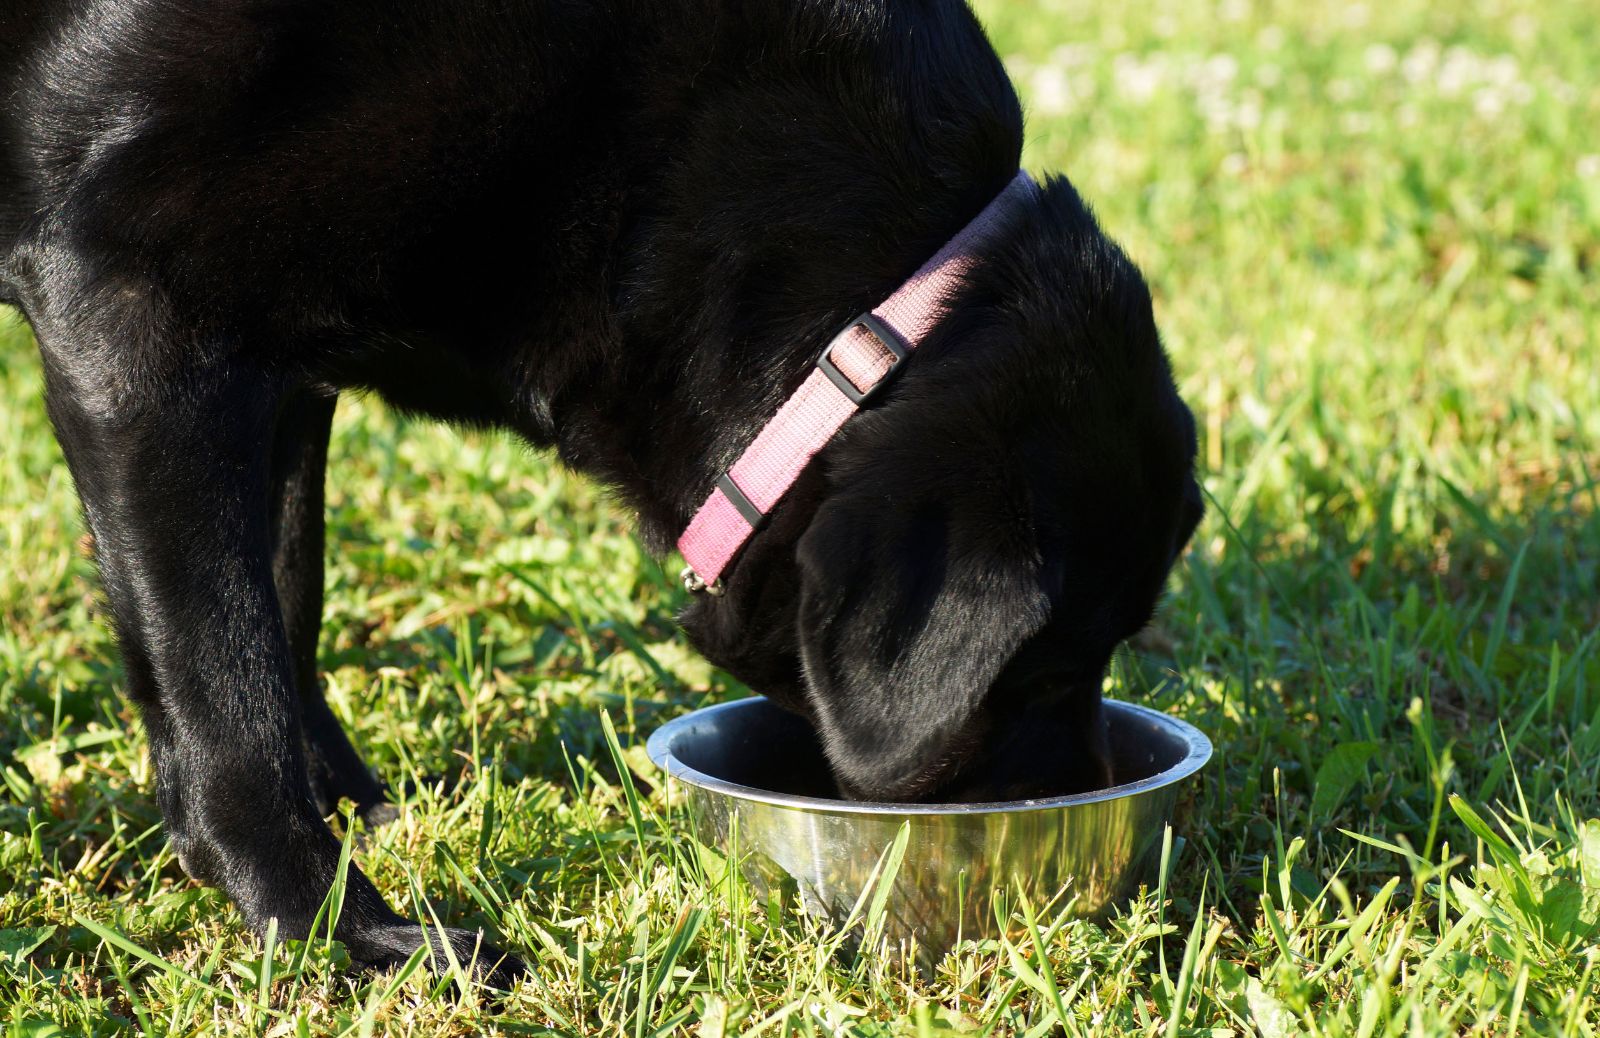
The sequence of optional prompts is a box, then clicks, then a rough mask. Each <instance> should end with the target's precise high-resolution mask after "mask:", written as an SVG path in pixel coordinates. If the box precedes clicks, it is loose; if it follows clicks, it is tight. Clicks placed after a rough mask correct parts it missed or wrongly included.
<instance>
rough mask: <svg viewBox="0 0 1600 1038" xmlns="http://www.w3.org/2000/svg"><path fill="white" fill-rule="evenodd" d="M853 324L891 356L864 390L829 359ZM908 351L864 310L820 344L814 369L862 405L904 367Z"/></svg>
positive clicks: (853, 402)
mask: <svg viewBox="0 0 1600 1038" xmlns="http://www.w3.org/2000/svg"><path fill="white" fill-rule="evenodd" d="M857 328H860V329H862V330H863V331H865V332H866V333H867V334H868V335H870V336H872V337H873V338H874V339H876V340H878V342H879V343H881V344H882V345H883V348H884V349H885V350H887V351H888V352H889V355H890V356H891V357H893V358H894V359H893V360H891V361H890V362H889V370H887V371H885V372H884V373H883V374H882V375H880V376H879V377H878V381H876V382H874V383H873V384H872V385H870V386H868V387H867V388H866V389H865V390H863V389H860V388H858V387H857V386H856V384H855V383H854V382H852V381H851V380H850V377H849V376H848V375H846V374H845V373H844V372H842V371H840V370H839V366H838V365H837V364H835V363H834V360H833V351H834V349H835V348H836V347H837V346H838V345H839V344H840V343H842V342H843V341H844V337H845V336H847V335H849V334H850V333H851V332H852V331H854V330H855V329H857ZM910 355H911V351H909V350H907V349H906V347H905V343H903V342H902V341H901V339H900V336H899V335H898V334H897V333H896V332H895V331H894V330H893V329H891V328H890V327H889V326H888V325H886V324H884V323H883V322H882V321H880V320H879V319H878V318H877V317H876V316H874V315H873V314H871V313H865V314H862V315H861V316H859V317H857V318H856V319H855V320H853V321H851V322H850V323H849V324H847V325H845V326H844V327H843V328H842V329H840V331H839V334H838V335H835V336H834V337H833V338H832V339H831V340H829V342H828V345H826V346H824V347H823V348H822V356H820V357H818V358H817V370H818V371H820V372H822V373H823V374H824V375H826V376H828V381H829V382H832V383H833V384H834V385H835V386H837V387H839V392H841V393H843V394H844V395H845V396H846V397H847V398H848V399H849V400H850V402H851V403H852V404H854V405H856V406H857V407H865V406H867V404H869V403H871V402H872V399H873V398H874V397H876V396H877V395H878V393H879V392H881V391H882V390H883V388H884V387H885V386H887V385H888V384H889V383H890V382H892V381H894V377H895V376H896V375H898V374H900V369H901V368H903V367H905V363H906V359H907V358H908V357H909V356H910Z"/></svg>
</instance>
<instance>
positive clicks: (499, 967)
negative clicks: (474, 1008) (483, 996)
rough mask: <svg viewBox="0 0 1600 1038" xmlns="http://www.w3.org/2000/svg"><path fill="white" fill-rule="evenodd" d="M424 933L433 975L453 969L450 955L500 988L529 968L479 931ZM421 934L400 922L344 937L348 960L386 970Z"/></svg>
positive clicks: (416, 945) (415, 945)
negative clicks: (348, 953) (426, 937)
mask: <svg viewBox="0 0 1600 1038" xmlns="http://www.w3.org/2000/svg"><path fill="white" fill-rule="evenodd" d="M427 936H428V944H429V949H428V957H427V960H426V962H425V965H426V966H427V967H428V969H429V970H430V971H431V972H432V973H433V974H434V975H435V976H441V977H442V976H448V975H450V974H452V973H453V972H454V969H453V967H452V966H451V959H452V958H453V959H454V960H455V965H457V966H459V967H460V968H461V969H462V970H463V971H464V972H465V973H466V974H467V976H469V977H471V978H472V979H473V980H474V981H476V982H477V983H479V984H482V985H484V986H485V987H490V988H495V989H497V990H501V991H509V990H510V989H511V988H513V987H515V986H516V984H517V982H518V981H519V980H521V979H522V978H523V977H525V976H527V973H528V968H527V966H525V965H523V962H522V960H521V959H519V958H517V957H516V956H515V955H512V954H511V953H509V952H506V951H503V950H501V949H500V948H497V947H496V946H495V945H493V944H491V943H489V941H488V939H487V938H486V937H484V935H483V933H482V932H480V931H477V930H461V929H457V928H455V927H446V928H445V929H444V930H442V931H441V930H438V929H435V928H429V930H428V932H427ZM422 937H423V931H422V928H421V927H419V926H414V925H411V924H399V925H393V926H382V927H377V928H374V929H372V930H368V931H365V932H363V933H360V934H354V935H350V936H347V937H343V940H344V945H345V948H346V949H347V950H348V951H349V952H350V958H351V961H353V962H355V963H356V964H358V965H360V966H363V967H365V968H367V969H373V970H385V969H392V968H395V967H398V966H402V965H404V964H405V963H406V962H407V961H408V960H409V959H410V958H411V956H412V955H413V954H415V952H416V950H417V949H418V948H419V947H421V946H422Z"/></svg>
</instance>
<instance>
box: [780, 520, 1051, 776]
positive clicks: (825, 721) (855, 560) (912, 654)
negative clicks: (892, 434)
mask: <svg viewBox="0 0 1600 1038" xmlns="http://www.w3.org/2000/svg"><path fill="white" fill-rule="evenodd" d="M888 505H889V502H887V501H882V500H878V499H877V498H876V496H874V495H867V494H857V495H847V496H842V497H834V498H832V499H830V500H828V501H827V502H826V503H825V504H824V505H823V506H822V508H821V510H820V511H819V512H818V513H817V516H816V518H815V519H814V520H813V521H812V523H811V526H810V528H809V529H808V530H807V532H806V534H805V536H804V537H803V538H802V539H801V541H800V544H799V545H798V561H799V566H800V574H801V598H800V611H799V616H798V618H797V622H798V623H799V627H800V629H799V644H800V651H801V662H802V664H803V667H804V671H805V678H806V686H807V696H808V698H809V700H810V704H811V707H812V712H813V714H814V716H815V717H816V719H817V723H818V728H819V730H820V732H821V735H822V740H823V745H824V747H825V748H826V750H827V753H828V757H829V760H830V761H831V762H832V764H833V768H834V773H835V775H836V777H837V778H838V779H839V782H840V785H841V786H842V787H843V790H844V792H845V793H846V795H848V796H852V797H856V798H859V799H865V800H891V801H892V800H909V799H915V798H917V797H919V796H925V795H927V794H929V793H931V792H933V790H935V789H936V788H937V787H938V785H939V783H940V782H941V781H942V779H943V778H944V777H946V776H947V775H948V774H949V773H950V772H951V771H953V770H954V769H955V768H956V767H957V766H959V764H960V763H961V761H962V760H963V759H965V757H966V756H967V755H969V754H970V753H971V752H972V751H973V750H974V749H975V748H976V747H977V746H978V745H979V743H980V742H981V740H982V738H983V733H984V727H985V722H984V710H983V706H984V699H985V696H986V694H987V693H988V692H989V689H990V686H991V685H992V684H993V683H994V682H995V679H996V678H997V677H998V676H999V674H1000V672H1001V670H1002V669H1004V667H1005V665H1006V663H1007V662H1008V661H1009V660H1010V659H1011V657H1012V655H1013V654H1014V653H1015V652H1016V650H1017V649H1018V647H1019V646H1021V645H1022V643H1023V642H1024V641H1025V640H1026V639H1027V638H1028V637H1029V636H1030V635H1032V634H1033V633H1035V632H1036V631H1038V630H1039V629H1040V627H1042V626H1043V624H1044V622H1045V620H1046V619H1047V618H1048V613H1049V608H1048V599H1047V598H1046V595H1045V593H1044V591H1043V589H1042V587H1041V586H1040V584H1039V580H1038V563H1037V559H1036V556H1035V554H1034V553H1033V552H1032V551H1031V550H1029V549H1027V548H1025V547H1023V546H1022V545H1020V544H1017V543H1015V541H1016V539H1015V537H1014V536H1007V531H1008V530H1009V526H1008V524H1005V523H1004V522H1001V523H994V522H989V521H986V519H992V518H994V517H976V516H967V517H965V518H958V517H956V516H954V515H953V514H951V512H950V506H949V503H948V502H942V503H932V504H928V505H925V506H922V507H917V508H907V507H905V506H904V505H903V504H901V505H899V506H898V507H887V506H888ZM1007 541H1011V542H1012V543H1009V544H1008V543H1006V542H1007Z"/></svg>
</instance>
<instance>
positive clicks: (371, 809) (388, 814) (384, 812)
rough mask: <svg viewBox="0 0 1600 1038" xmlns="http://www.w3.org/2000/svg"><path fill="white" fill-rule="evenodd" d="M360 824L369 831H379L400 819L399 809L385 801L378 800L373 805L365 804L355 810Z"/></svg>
mask: <svg viewBox="0 0 1600 1038" xmlns="http://www.w3.org/2000/svg"><path fill="white" fill-rule="evenodd" d="M356 814H357V815H359V816H360V818H361V822H362V824H363V825H365V826H366V827H367V828H368V829H369V830H371V829H379V828H382V827H383V826H386V825H388V824H389V823H390V822H392V821H394V820H395V819H396V818H399V817H400V808H399V806H398V805H396V804H391V803H390V802H389V801H387V800H380V801H378V802H377V803H375V804H367V805H365V806H364V807H359V808H357V809H356Z"/></svg>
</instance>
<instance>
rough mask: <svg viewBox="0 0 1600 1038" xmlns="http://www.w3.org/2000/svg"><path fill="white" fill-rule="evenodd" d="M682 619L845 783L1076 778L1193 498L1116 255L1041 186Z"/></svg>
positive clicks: (1124, 265)
mask: <svg viewBox="0 0 1600 1038" xmlns="http://www.w3.org/2000/svg"><path fill="white" fill-rule="evenodd" d="M1030 204H1031V205H1032V207H1033V211H1032V212H1031V213H1030V214H1029V215H1028V218H1027V219H1025V220H1022V221H1019V222H1018V224H1017V225H1016V226H1015V227H1013V228H1011V229H1010V231H1009V232H1008V233H1007V234H1005V235H1004V236H1003V237H1002V239H1001V240H999V241H998V242H997V243H995V244H994V245H993V246H992V247H991V250H990V251H989V254H988V255H987V256H986V257H985V258H984V260H983V261H982V262H981V263H979V264H978V265H977V267H976V269H975V270H973V271H972V272H971V273H970V274H969V275H968V276H967V279H966V282H965V284H964V286H963V288H962V290H961V291H960V293H959V294H958V295H957V297H956V298H955V299H954V300H953V301H952V305H951V309H950V312H949V314H948V315H947V317H946V318H945V319H944V320H943V321H942V322H941V323H940V325H939V327H938V328H937V329H936V330H935V331H934V333H933V334H932V335H931V336H930V337H929V338H928V339H927V340H926V341H925V342H924V344H923V345H922V346H921V347H920V348H919V349H918V351H917V353H916V354H915V355H914V356H913V358H912V360H911V361H910V363H909V364H908V365H907V367H906V369H905V371H904V372H903V373H902V375H901V376H900V378H899V379H898V381H897V382H895V383H894V384H892V385H891V386H890V387H889V388H888V389H887V390H886V391H885V393H884V394H883V396H882V397H881V398H880V401H881V402H879V403H877V404H875V405H874V406H873V407H871V408H869V409H867V410H865V411H863V412H862V413H861V414H859V415H857V416H856V417H854V418H852V419H851V420H850V421H849V422H848V423H846V425H845V428H844V430H843V431H842V432H841V434H840V435H839V436H838V437H837V438H836V439H835V440H834V441H833V442H832V443H831V444H830V445H829V446H828V447H827V448H826V449H825V450H824V451H823V453H822V454H821V455H819V457H818V459H817V461H816V462H815V463H814V464H813V466H812V468H811V470H810V471H808V473H807V476H806V478H805V479H804V480H803V481H802V483H801V484H800V485H798V486H797V487H796V488H795V490H794V491H793V492H791V495H790V498H789V499H788V500H787V501H785V502H784V504H783V505H780V507H779V508H778V510H777V511H776V513H775V514H774V516H773V522H772V524H771V525H770V526H769V527H767V528H766V529H764V530H763V531H762V532H761V533H760V534H758V535H757V537H756V538H755V539H754V541H752V543H751V544H750V546H749V547H747V548H746V550H745V553H744V555H743V556H742V557H741V558H740V559H739V560H737V561H736V562H735V564H734V566H733V572H732V575H731V579H730V581H729V589H728V595H727V596H726V597H724V598H722V599H716V600H710V599H702V600H699V601H697V602H696V603H695V604H694V605H692V606H691V607H690V609H689V610H688V612H687V613H686V614H685V616H684V618H683V619H684V624H685V627H686V629H687V630H688V631H689V633H690V635H691V637H692V638H693V639H694V640H695V642H696V644H697V645H698V647H699V648H700V649H701V650H702V652H704V653H705V654H706V655H707V657H708V658H710V659H711V660H712V661H713V662H715V663H717V664H719V665H721V666H723V667H724V668H726V669H728V670H729V671H730V672H731V673H733V674H734V675H735V676H737V677H740V678H741V679H742V680H744V681H746V682H747V683H749V684H750V685H751V687H753V688H755V689H757V690H758V691H761V692H764V693H766V694H767V695H769V696H771V697H772V698H774V699H776V700H778V701H779V702H781V703H784V704H785V705H788V706H790V707H792V708H794V709H797V710H799V711H801V712H804V713H806V714H807V715H809V716H810V717H811V718H812V719H813V720H814V721H815V723H816V725H817V727H818V730H819V732H820V733H821V736H822V739H823V743H824V746H825V748H826V750H827V753H828V758H829V760H830V762H831V764H832V766H833V769H834V772H835V776H836V778H837V779H838V781H839V785H840V787H841V789H842V790H843V791H844V793H845V794H846V795H847V796H851V797H855V798H860V799H870V800H891V801H892V800H916V799H941V800H992V799H1013V798H1019V797H1026V796H1036V795H1045V794H1052V793H1060V792H1063V791H1070V790H1074V789H1086V788H1096V787H1098V786H1101V785H1103V784H1104V783H1105V781H1106V779H1107V777H1108V775H1107V772H1106V761H1105V757H1104V753H1103V742H1101V741H1099V738H1098V736H1097V735H1096V733H1097V732H1098V731H1099V730H1100V725H1099V720H1100V718H1099V707H1100V686H1101V682H1102V680H1103V675H1104V672H1105V669H1106V667H1107V665H1108V663H1109V661H1110V659H1111V655H1112V653H1113V651H1114V649H1115V648H1116V646H1117V645H1118V643H1120V642H1121V641H1122V640H1123V639H1125V638H1127V637H1128V636H1129V635H1131V634H1133V633H1135V632H1137V631H1138V630H1139V629H1140V628H1141V627H1142V626H1143V625H1144V624H1146V623H1147V622H1148V621H1149V619H1150V617H1151V614H1152V612H1153V610H1154V607H1155V604H1156V602H1157V599H1158V598H1159V596H1160V593H1161V590H1162V586H1163V584H1164V582H1165V579H1166V577H1167V574H1168V572H1169V570H1170V568H1171V567H1172V565H1173V563H1174V561H1175V560H1176V559H1177V557H1178V555H1179V553H1180V552H1181V550H1182V548H1183V546H1184V545H1185V544H1186V543H1187V541H1188V539H1189V537H1190V535H1191V534H1192V532H1193V530H1194V528H1195V525H1196V523H1197V522H1198V520H1199V518H1200V514H1201V501H1200V495H1199V490H1198V487H1197V486H1196V483H1195V480H1194V475H1193V461H1194V454H1195V430H1194V421H1193V418H1192V416H1191V415H1190V412H1189V410H1188V408H1187V407H1185V406H1184V404H1183V402H1182V401H1181V400H1180V399H1179V397H1178V395H1177V391H1176V389H1175V387H1174V385H1173V380H1172V375H1171V371H1170V369H1169V367H1168V363H1167V359H1166V356H1165V354H1164V352H1163V350H1162V348H1161V344H1160V341H1159V338H1158V336H1157V332H1156V327H1155V323H1154V320H1153V318H1152V314H1151V303H1150V295H1149V291H1148V289H1147V288H1146V286H1145V283H1144V281H1143V279H1142V278H1141V276H1140V274H1139V272H1138V270H1137V269H1136V268H1135V267H1134V266H1133V264H1132V263H1131V262H1130V261H1129V260H1128V259H1127V257H1126V256H1125V255H1124V254H1123V253H1122V251H1121V250H1120V249H1119V248H1118V247H1117V246H1116V245H1115V244H1113V243H1112V242H1111V241H1110V240H1108V239H1107V238H1106V237H1105V235H1104V234H1102V233H1101V231H1100V229H1099V228H1098V226H1097V225H1096V223H1095V221H1094V219H1093V217H1092V215H1091V214H1090V213H1089V211H1088V209H1087V208H1086V207H1085V206H1084V204H1083V203H1082V201H1081V200H1080V199H1079V197H1078V195H1077V194H1076V192H1075V191H1074V190H1073V189H1072V188H1071V186H1070V185H1069V184H1068V183H1067V182H1066V181H1065V180H1061V179H1056V180H1052V181H1050V182H1049V183H1048V184H1047V185H1046V186H1045V188H1044V189H1043V190H1042V191H1041V192H1040V193H1039V194H1038V195H1037V197H1036V198H1035V199H1034V201H1033V202H1032V203H1030Z"/></svg>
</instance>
